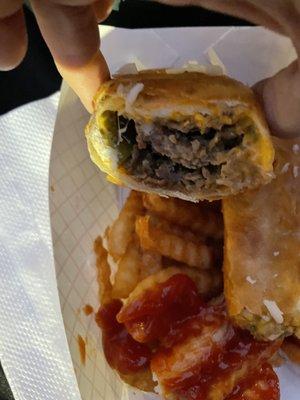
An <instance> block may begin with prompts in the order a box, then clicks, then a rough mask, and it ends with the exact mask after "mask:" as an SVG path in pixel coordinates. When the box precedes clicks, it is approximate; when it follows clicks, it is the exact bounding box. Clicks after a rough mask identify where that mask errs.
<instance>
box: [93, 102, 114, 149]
mask: <svg viewBox="0 0 300 400" xmlns="http://www.w3.org/2000/svg"><path fill="white" fill-rule="evenodd" d="M97 122H98V128H99V130H100V133H101V136H102V138H103V141H104V143H105V144H106V146H110V147H113V148H115V147H116V146H117V143H118V113H117V112H115V111H109V110H106V111H104V112H103V113H102V114H101V115H100V117H99V118H98V121H97Z"/></svg>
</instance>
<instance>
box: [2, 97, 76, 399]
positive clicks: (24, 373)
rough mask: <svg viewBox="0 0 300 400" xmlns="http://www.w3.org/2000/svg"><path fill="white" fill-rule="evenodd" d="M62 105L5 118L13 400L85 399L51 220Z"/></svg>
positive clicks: (6, 294) (5, 305)
mask: <svg viewBox="0 0 300 400" xmlns="http://www.w3.org/2000/svg"><path fill="white" fill-rule="evenodd" d="M57 104H58V94H56V95H54V96H51V97H50V98H48V99H45V100H41V101H37V102H34V103H31V104H29V105H25V106H23V107H20V108H19V109H17V110H14V111H12V112H10V113H8V114H6V115H4V116H2V117H1V118H0V306H1V311H0V360H1V363H2V365H3V368H4V371H5V373H6V376H7V378H8V380H9V383H10V386H11V389H12V391H13V394H14V397H15V400H57V399H64V400H79V399H80V394H79V390H78V387H77V385H76V384H74V382H75V375H74V371H73V368H72V361H71V357H70V354H69V350H68V346H67V340H66V336H65V332H64V327H63V321H62V318H61V312H60V304H59V298H58V294H57V286H56V277H55V269H54V262H53V257H52V244H51V232H50V221H49V208H48V167H49V155H50V147H51V140H52V133H53V128H54V122H55V117H56V112H57ZM0 397H1V396H0Z"/></svg>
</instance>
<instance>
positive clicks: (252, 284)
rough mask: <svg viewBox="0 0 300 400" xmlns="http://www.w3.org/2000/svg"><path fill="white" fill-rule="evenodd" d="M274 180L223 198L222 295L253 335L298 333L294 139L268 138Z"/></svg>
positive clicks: (299, 255) (299, 238) (298, 172)
mask: <svg viewBox="0 0 300 400" xmlns="http://www.w3.org/2000/svg"><path fill="white" fill-rule="evenodd" d="M274 144H275V148H276V157H275V158H276V160H275V175H276V178H275V179H274V180H273V181H272V182H271V183H269V184H268V185H266V186H264V187H261V188H259V189H258V190H253V191H250V192H247V193H244V194H241V195H237V196H235V197H231V198H228V199H225V200H224V201H223V213H224V224H225V261H224V263H225V264H224V281H225V296H226V300H227V305H228V312H229V314H230V316H231V317H232V318H233V319H234V320H235V321H236V322H237V323H238V324H239V325H240V326H242V327H244V328H247V329H249V330H250V331H251V332H252V333H253V334H254V335H255V336H256V337H259V338H262V339H269V340H273V339H276V338H278V337H280V336H288V335H291V334H295V335H296V336H297V337H298V338H299V337H300V169H299V168H300V152H299V149H300V140H298V141H291V140H286V141H283V140H279V139H276V140H275V139H274Z"/></svg>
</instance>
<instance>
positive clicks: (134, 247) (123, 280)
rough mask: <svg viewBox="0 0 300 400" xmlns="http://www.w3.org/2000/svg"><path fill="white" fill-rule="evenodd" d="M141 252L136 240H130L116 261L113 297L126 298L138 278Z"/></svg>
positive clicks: (140, 266) (140, 267)
mask: <svg viewBox="0 0 300 400" xmlns="http://www.w3.org/2000/svg"><path fill="white" fill-rule="evenodd" d="M142 263H143V261H142V253H141V250H140V248H139V245H138V243H137V241H136V240H132V241H131V242H130V243H129V245H128V247H127V250H126V252H125V254H124V255H123V256H122V257H121V258H120V259H119V261H118V270H117V272H116V275H115V282H114V284H113V289H112V297H113V298H114V299H122V298H127V297H128V296H129V294H130V293H131V292H132V291H133V289H134V288H135V287H136V285H137V284H138V282H139V280H140V271H141V269H142Z"/></svg>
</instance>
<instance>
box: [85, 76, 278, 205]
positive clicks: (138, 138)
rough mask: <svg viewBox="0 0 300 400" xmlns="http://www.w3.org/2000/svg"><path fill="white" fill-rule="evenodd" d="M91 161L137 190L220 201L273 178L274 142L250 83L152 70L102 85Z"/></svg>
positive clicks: (91, 132) (89, 132) (90, 134)
mask: <svg viewBox="0 0 300 400" xmlns="http://www.w3.org/2000/svg"><path fill="white" fill-rule="evenodd" d="M86 138H87V143H88V148H89V151H90V155H91V158H92V160H93V161H94V162H95V163H96V164H97V165H98V167H99V168H100V169H102V170H103V171H104V172H105V173H107V174H108V175H109V177H110V179H111V180H112V181H113V182H115V183H118V184H123V185H125V186H128V187H130V188H132V189H135V190H140V191H146V192H154V193H158V194H160V195H166V196H173V197H179V198H182V199H185V200H191V201H198V200H203V199H208V200H215V199H220V198H223V197H225V196H228V195H231V194H236V193H239V192H241V191H243V190H245V189H249V188H254V187H258V186H260V185H263V184H266V183H268V182H269V181H270V180H271V179H272V177H273V173H272V172H273V160H274V149H273V145H272V141H271V139H270V134H269V130H268V127H267V124H266V121H265V118H264V115H263V113H262V111H261V109H260V106H259V104H258V103H257V101H256V99H255V96H254V94H253V92H252V91H251V89H250V88H248V87H246V86H245V85H243V84H242V83H240V82H237V81H235V80H233V79H231V78H229V77H227V76H212V75H208V74H204V73H200V72H184V73H175V74H173V73H167V72H166V71H165V70H151V71H146V72H140V73H139V74H136V75H123V76H119V77H116V78H114V79H112V80H110V81H108V82H107V83H105V84H103V85H102V86H101V88H100V89H99V91H98V93H97V95H96V98H95V112H94V114H93V116H92V117H91V120H90V122H89V124H88V126H87V129H86Z"/></svg>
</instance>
